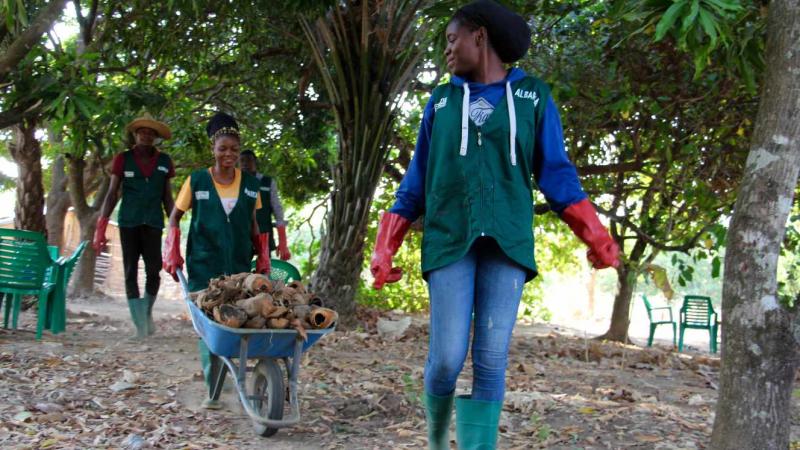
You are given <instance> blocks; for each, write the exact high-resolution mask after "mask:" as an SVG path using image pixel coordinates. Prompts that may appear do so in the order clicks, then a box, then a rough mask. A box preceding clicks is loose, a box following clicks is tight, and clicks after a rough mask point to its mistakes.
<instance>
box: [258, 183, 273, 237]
mask: <svg viewBox="0 0 800 450" xmlns="http://www.w3.org/2000/svg"><path fill="white" fill-rule="evenodd" d="M260 181H261V185H260V187H259V192H260V194H261V209H257V210H256V221H257V222H258V231H260V232H261V233H269V248H270V249H274V248H275V235H273V233H272V199H271V198H270V195H271V194H272V177H269V176H267V175H262V176H261V180H260Z"/></svg>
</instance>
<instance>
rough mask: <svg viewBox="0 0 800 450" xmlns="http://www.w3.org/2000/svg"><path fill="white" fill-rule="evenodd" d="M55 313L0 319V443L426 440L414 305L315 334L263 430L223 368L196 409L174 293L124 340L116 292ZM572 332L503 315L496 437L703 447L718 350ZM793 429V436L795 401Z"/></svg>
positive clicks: (532, 442) (422, 341)
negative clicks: (295, 405)
mask: <svg viewBox="0 0 800 450" xmlns="http://www.w3.org/2000/svg"><path fill="white" fill-rule="evenodd" d="M69 310H70V314H69V318H68V324H67V331H66V332H65V333H63V334H60V335H58V336H52V335H50V334H48V333H46V334H45V337H44V339H43V340H42V341H40V342H37V341H35V340H34V333H33V330H34V329H35V315H34V311H32V310H31V311H25V312H23V314H22V318H21V324H20V327H19V329H18V330H15V331H12V330H0V399H2V402H0V448H4V449H28V448H35V449H44V448H47V449H57V448H75V449H86V448H127V449H141V448H169V449H195V448H204V449H205V448H208V449H211V448H214V449H217V448H237V449H256V448H264V447H268V448H270V449H389V448H425V446H426V442H427V441H426V434H425V424H424V413H423V409H422V406H421V403H420V395H421V393H422V367H423V364H424V361H425V355H426V348H427V325H426V318H425V317H424V316H418V317H414V318H413V321H412V325H411V326H410V327H409V328H408V329H407V330H406V331H405V333H404V334H403V335H402V336H401V337H400V338H399V339H388V338H384V337H381V336H380V335H379V334H378V333H377V332H376V330H375V323H376V321H377V319H378V316H379V315H380V314H379V313H377V312H374V311H363V312H362V313H361V319H362V326H361V327H360V328H359V329H358V330H357V331H349V332H342V331H337V332H335V333H332V334H330V335H328V336H326V337H324V338H323V339H322V340H321V341H320V342H318V343H317V344H316V345H314V346H313V347H312V348H311V349H310V350H309V351H308V352H307V353H306V354H305V356H304V358H303V361H302V367H301V373H300V386H299V393H300V400H301V414H302V420H301V423H300V424H299V425H297V426H295V427H292V428H286V429H282V430H280V431H279V432H278V433H277V434H276V435H275V436H273V437H270V438H262V437H259V436H256V435H255V434H254V432H253V429H252V426H251V423H250V421H249V419H248V418H247V415H246V414H245V413H244V410H243V408H242V407H241V405H240V403H239V400H238V397H237V396H236V391H235V389H234V388H233V385H232V378H230V377H229V378H228V379H227V382H226V389H225V390H224V392H223V398H222V400H223V408H222V409H221V410H217V411H209V410H205V409H202V408H201V407H200V403H201V401H202V400H203V398H204V396H205V391H204V384H203V382H202V377H201V376H200V365H199V361H198V356H197V350H196V346H197V337H196V334H195V332H194V330H193V328H192V325H191V321H190V320H189V319H188V316H187V315H186V312H185V307H184V305H183V304H182V303H181V302H180V301H174V300H173V301H168V300H164V301H160V302H159V303H157V304H156V318H157V325H158V332H157V334H156V335H155V336H153V337H152V338H149V339H147V340H145V341H143V342H137V341H133V340H129V339H128V336H130V335H131V334H132V325H131V324H130V321H129V319H128V311H127V305H126V304H125V302H124V300H123V299H119V298H109V297H105V298H94V299H87V300H71V301H70V303H69ZM573 334H574V333H573V332H571V331H570V330H568V329H564V328H558V327H554V326H543V325H524V324H520V325H518V327H517V329H516V330H515V336H514V341H513V344H512V348H511V352H510V360H509V367H508V376H507V393H506V402H505V406H504V410H503V414H502V417H501V425H500V437H499V448H504V449H510V448H514V449H529V448H545V449H661V450H672V449H703V448H706V446H707V442H708V439H709V436H710V433H711V426H712V423H713V418H714V402H715V400H716V396H717V390H716V388H717V384H718V368H719V359H718V358H716V357H713V356H710V355H708V354H706V353H701V352H698V351H691V350H690V351H689V352H686V353H682V354H680V353H676V352H674V351H673V349H672V348H671V347H670V346H667V345H663V344H662V345H657V346H655V347H653V348H650V349H643V348H640V347H636V346H623V345H619V344H605V343H599V342H595V341H592V340H588V339H585V338H583V337H581V336H574V335H573ZM701 342H702V341H701ZM703 349H704V350H705V347H703ZM470 374H471V368H470V367H469V365H468V366H467V367H466V368H465V370H464V372H463V374H462V377H461V378H460V379H459V387H458V391H462V392H468V391H469V387H470V384H471V379H470V377H469V375H470ZM792 436H793V440H794V441H797V440H800V410H798V408H797V404H795V405H794V407H793V433H792ZM451 437H452V438H453V439H454V438H455V436H454V432H453V433H452V434H451ZM451 444H452V446H453V448H455V442H452V443H451Z"/></svg>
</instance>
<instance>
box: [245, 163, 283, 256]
mask: <svg viewBox="0 0 800 450" xmlns="http://www.w3.org/2000/svg"><path fill="white" fill-rule="evenodd" d="M239 167H240V168H241V169H242V172H244V173H247V174H250V175H252V176H254V177H256V178H258V181H260V186H259V197H261V209H259V210H258V211H256V220H257V221H258V229H259V230H261V231H262V232H266V233H267V234H268V235H269V250H270V254H272V250H277V255H278V257H279V258H280V259H282V260H283V261H288V260H289V258H291V257H292V254H291V253H290V252H289V245H288V244H287V240H286V220H284V218H283V204H281V199H280V197H279V196H278V183H276V182H275V179H274V178H272V177H270V176H269V175H264V174H262V173H260V172H258V163H257V160H256V154H255V153H253V151H252V150H245V151H243V152H242V153H241V155H239ZM273 225H274V227H273ZM273 229H276V230H278V246H277V248H276V247H275V235H274V234H273Z"/></svg>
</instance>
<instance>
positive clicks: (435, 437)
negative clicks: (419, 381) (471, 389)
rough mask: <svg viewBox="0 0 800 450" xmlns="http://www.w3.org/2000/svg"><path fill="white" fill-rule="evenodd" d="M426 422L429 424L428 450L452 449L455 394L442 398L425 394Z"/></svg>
mask: <svg viewBox="0 0 800 450" xmlns="http://www.w3.org/2000/svg"><path fill="white" fill-rule="evenodd" d="M423 399H424V402H425V421H426V422H427V423H428V448H429V449H430V450H449V449H450V417H451V416H452V415H453V394H450V395H446V396H441V395H433V394H428V393H425V395H424V397H423Z"/></svg>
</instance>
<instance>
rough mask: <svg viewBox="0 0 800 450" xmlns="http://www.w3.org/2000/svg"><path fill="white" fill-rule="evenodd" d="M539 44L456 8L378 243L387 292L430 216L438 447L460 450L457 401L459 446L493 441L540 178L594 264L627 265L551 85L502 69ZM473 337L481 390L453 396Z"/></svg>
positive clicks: (528, 271)
mask: <svg viewBox="0 0 800 450" xmlns="http://www.w3.org/2000/svg"><path fill="white" fill-rule="evenodd" d="M530 36H531V34H530V29H529V28H528V25H527V23H526V22H525V20H524V19H523V18H522V17H520V16H519V15H517V14H516V13H514V12H512V11H510V10H508V9H506V8H505V7H503V6H500V5H499V4H497V3H495V2H493V1H489V0H481V1H476V2H473V3H470V4H469V5H466V6H464V7H463V8H461V9H459V10H458V11H457V12H456V13H455V15H454V16H453V18H452V19H451V21H450V23H449V24H448V26H447V30H446V39H447V47H446V49H445V56H446V57H447V67H448V69H449V70H450V71H451V72H452V76H451V79H450V81H449V82H448V83H446V84H444V85H441V86H438V87H437V88H435V89H434V90H433V93H432V94H431V98H430V100H429V101H428V104H427V106H426V107H425V111H424V114H423V119H422V124H421V127H420V131H419V137H418V139H417V147H416V151H415V153H414V158H413V160H412V162H411V164H410V166H409V169H408V171H407V173H406V175H405V178H404V179H403V181H402V183H401V184H400V188H399V189H398V191H397V193H396V201H395V203H394V206H393V207H392V208H391V209H390V211H388V212H386V213H384V214H383V216H382V217H381V222H380V226H379V230H378V235H377V237H376V242H375V250H374V253H373V257H372V262H371V265H370V266H371V267H370V268H371V271H372V274H373V275H374V277H375V281H374V287H375V288H377V289H380V288H381V287H382V286H383V284H384V283H391V282H394V281H397V280H399V279H400V276H401V274H402V273H401V270H400V269H399V268H396V267H392V257H393V256H394V255H395V253H396V252H397V250H398V248H399V247H400V245H401V243H402V241H403V237H404V235H405V233H406V231H407V230H408V228H409V226H410V225H411V223H412V222H413V221H414V220H416V219H417V217H419V216H420V215H421V214H422V213H423V212H424V213H425V224H424V229H425V233H424V236H423V241H422V272H423V276H424V278H425V279H426V280H427V282H428V290H429V295H430V308H431V312H430V316H431V318H430V347H429V353H428V359H427V363H426V365H425V372H424V385H425V396H424V400H425V407H426V419H427V423H428V442H429V446H430V448H432V449H446V448H450V447H449V436H448V427H449V424H450V417H451V414H452V409H453V403H455V411H456V441H457V442H458V448H460V449H478V448H480V449H490V448H494V447H495V445H496V440H497V426H498V421H499V417H500V411H501V409H502V404H503V396H504V393H505V370H506V366H507V364H508V346H509V342H510V339H511V332H512V330H513V327H514V322H515V320H516V316H517V310H518V306H519V302H520V298H521V296H522V287H523V284H524V283H525V282H527V281H529V280H531V279H532V278H533V277H534V276H536V265H535V263H534V259H533V233H532V227H533V225H532V222H533V204H532V191H531V190H532V186H531V176H533V178H535V179H536V185H537V186H538V188H539V189H540V190H541V191H542V192H543V193H544V196H545V198H546V199H547V201H548V203H549V204H550V207H551V208H552V209H553V211H555V212H556V213H557V214H559V216H560V217H561V219H562V220H564V221H565V222H566V223H567V224H568V225H569V226H570V228H571V229H572V230H573V232H574V233H575V234H576V235H577V236H578V237H579V238H580V239H581V240H582V241H583V242H584V243H586V244H587V245H588V246H589V251H588V255H587V256H588V258H589V260H590V261H591V263H592V264H593V265H594V267H596V268H604V267H609V266H615V265H617V264H618V255H619V249H618V247H617V244H616V243H615V242H614V241H613V240H612V239H611V237H610V236H609V234H608V232H607V231H606V229H605V228H604V227H603V225H602V224H601V223H600V221H599V220H598V218H597V214H596V212H595V210H594V207H593V206H592V204H591V203H590V202H589V200H588V199H587V197H586V194H585V193H584V192H583V189H582V188H581V185H580V182H579V181H578V177H577V173H576V170H575V167H574V166H573V165H572V164H571V163H570V161H569V159H568V158H567V155H566V152H565V150H564V142H563V137H562V131H561V123H560V119H559V114H558V110H557V108H556V106H555V104H554V103H553V99H552V98H551V96H550V91H549V88H548V86H547V85H546V84H545V83H543V82H542V81H541V80H539V79H537V78H535V77H533V76H530V75H527V74H525V72H523V71H522V70H521V69H519V68H510V69H508V68H506V66H505V64H511V63H513V62H515V61H517V60H519V59H520V58H522V57H523V56H524V54H525V53H526V52H527V49H528V46H529V45H530ZM471 328H473V330H474V331H473V333H472V342H471V347H472V361H473V382H472V391H471V393H470V394H468V395H459V396H458V397H455V396H454V391H455V387H456V379H457V378H458V375H459V373H460V372H461V369H462V367H463V364H464V361H465V359H466V356H467V351H468V349H469V348H470V329H471Z"/></svg>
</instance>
